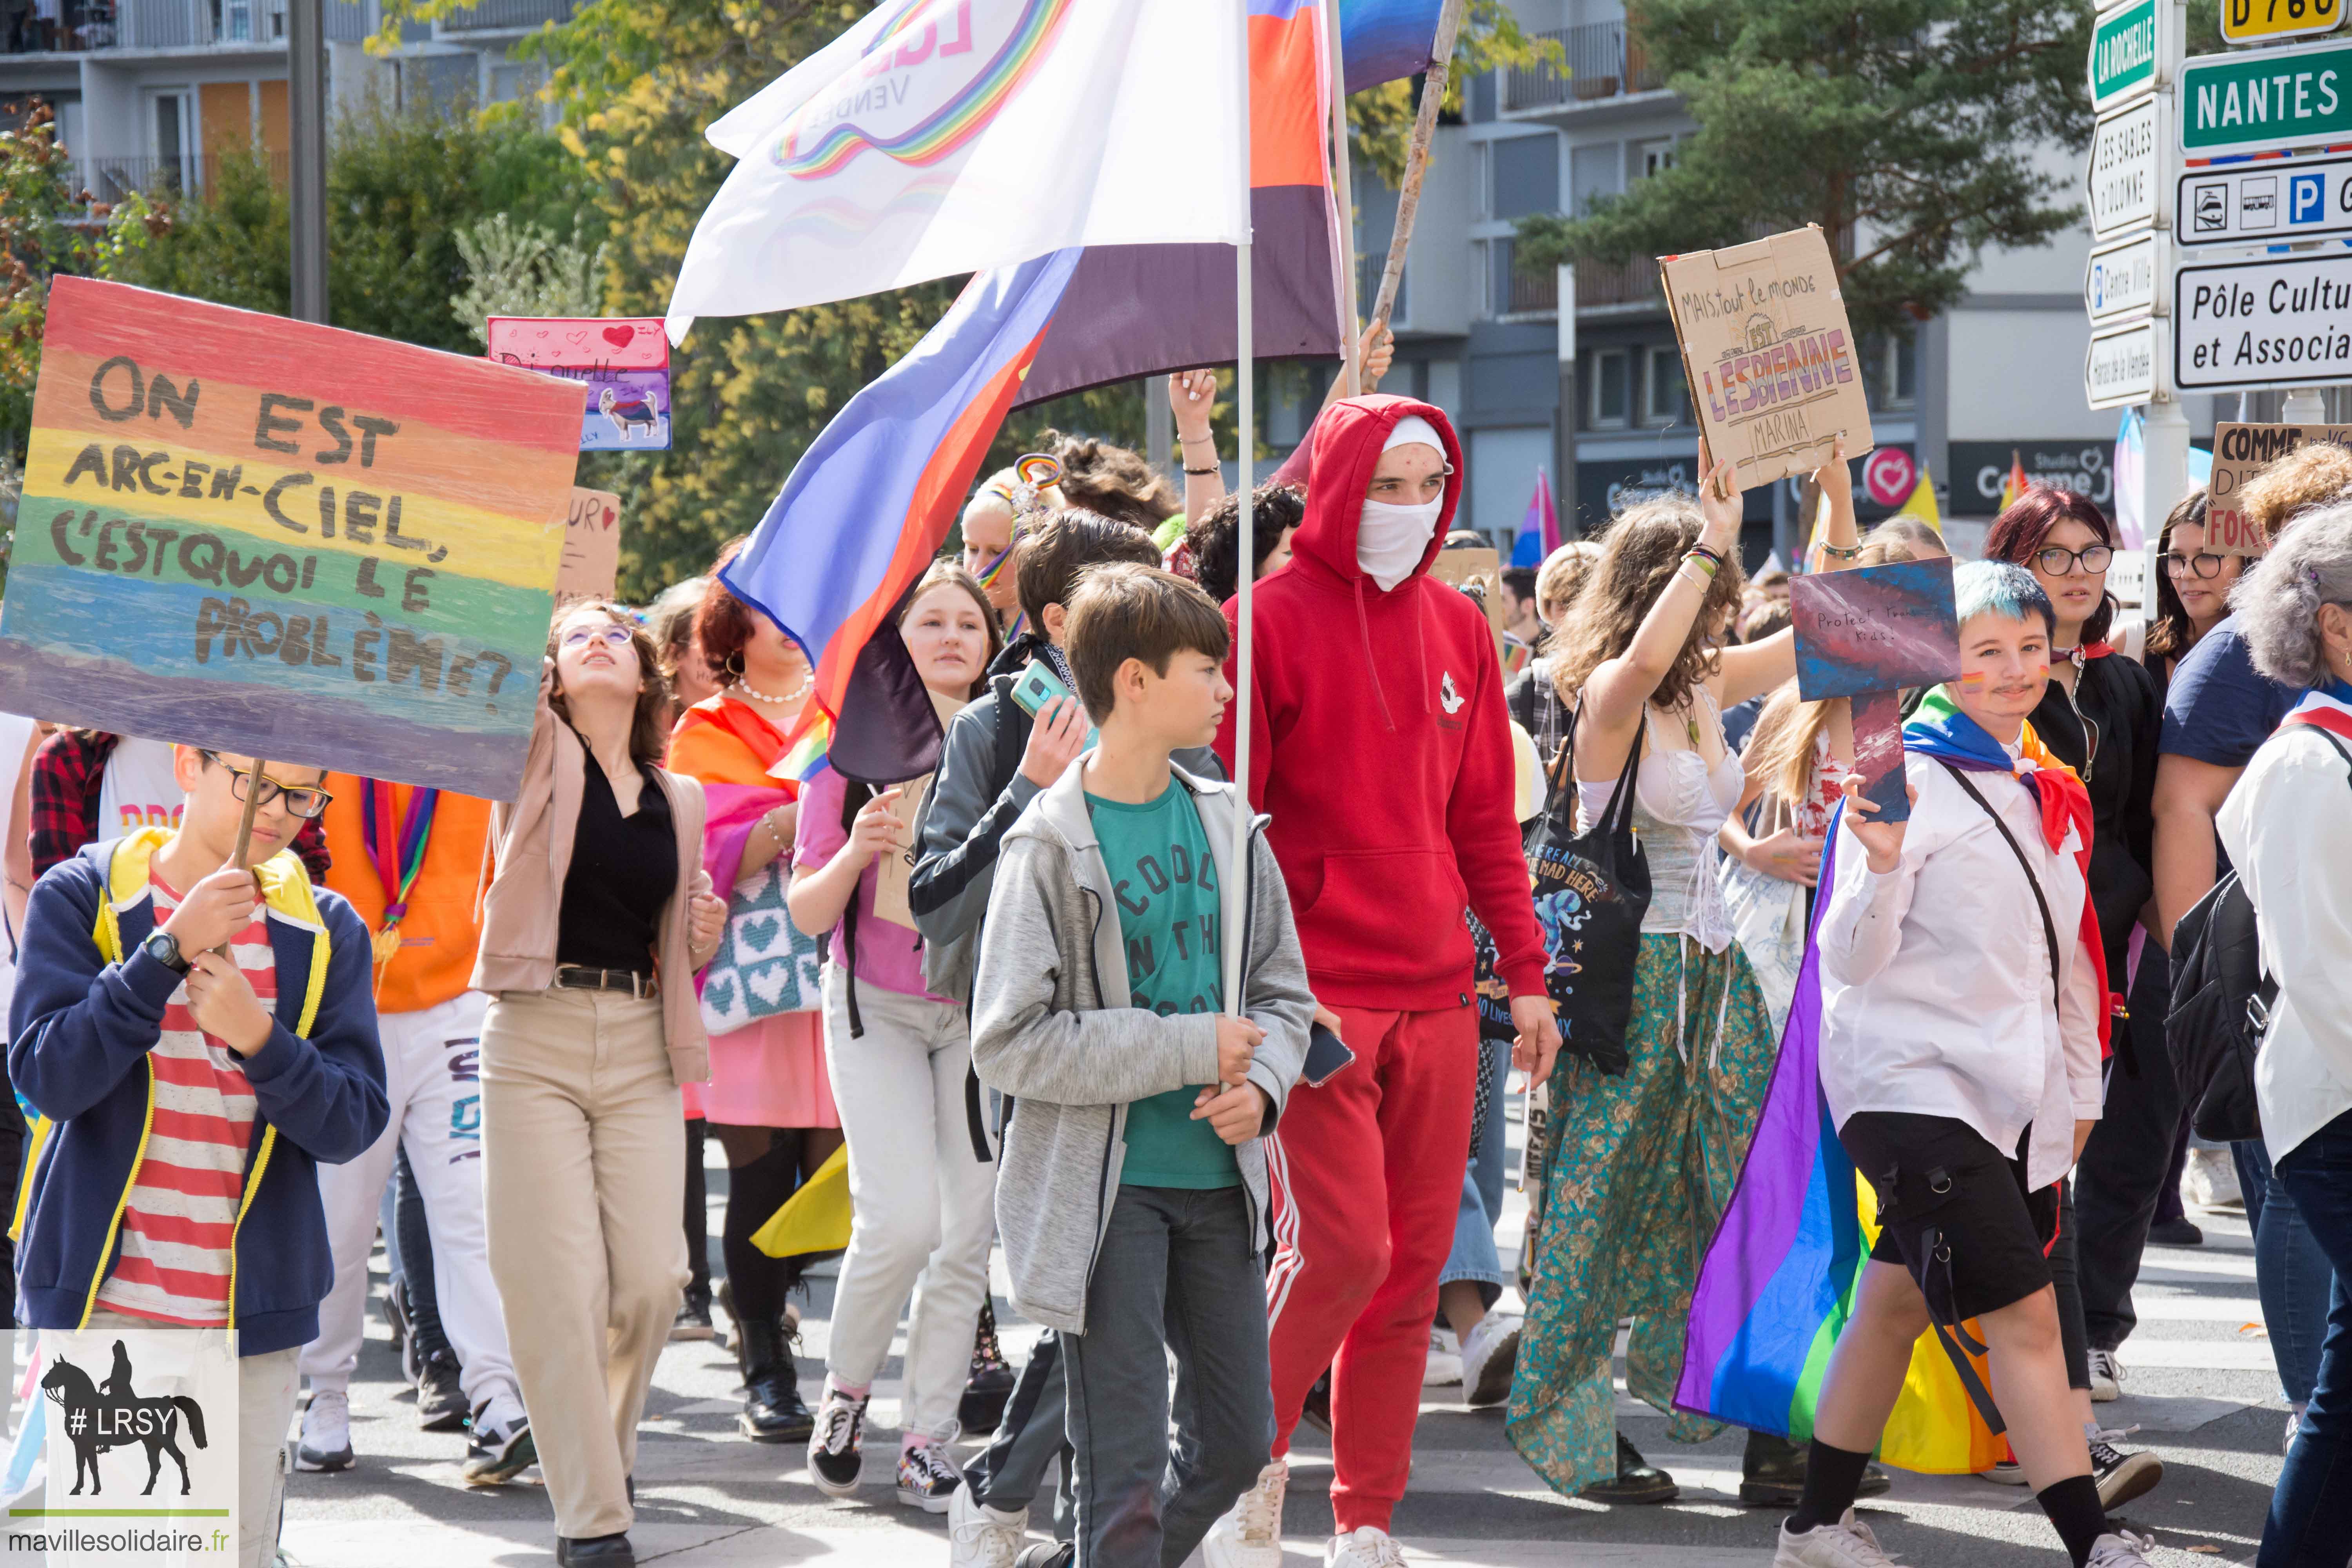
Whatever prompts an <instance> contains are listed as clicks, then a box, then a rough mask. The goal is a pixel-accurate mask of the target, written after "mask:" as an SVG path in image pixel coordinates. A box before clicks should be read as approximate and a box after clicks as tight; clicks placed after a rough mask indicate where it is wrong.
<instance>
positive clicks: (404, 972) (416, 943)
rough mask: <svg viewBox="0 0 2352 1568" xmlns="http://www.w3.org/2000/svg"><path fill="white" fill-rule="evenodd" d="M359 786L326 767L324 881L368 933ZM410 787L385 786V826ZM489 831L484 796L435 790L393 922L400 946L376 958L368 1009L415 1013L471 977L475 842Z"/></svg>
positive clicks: (477, 874) (378, 887)
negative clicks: (428, 823)
mask: <svg viewBox="0 0 2352 1568" xmlns="http://www.w3.org/2000/svg"><path fill="white" fill-rule="evenodd" d="M364 787H365V785H364V784H362V781H361V780H359V779H358V778H355V777H353V776H352V774H350V773H329V774H328V775H327V788H328V789H329V790H331V791H332V792H333V794H334V797H335V798H334V801H333V803H332V804H331V805H329V806H328V807H327V815H326V816H325V817H324V818H323V819H322V826H324V827H325V828H326V830H327V847H328V849H329V850H330V851H331V853H332V854H333V856H334V858H335V862H334V866H333V868H331V869H330V870H329V871H328V873H327V886H328V887H330V888H331V889H334V890H335V891H336V892H338V893H341V894H342V896H343V897H345V898H346V899H349V900H351V901H352V908H353V909H355V910H358V911H359V915H360V919H362V920H363V921H366V922H367V928H368V931H369V932H370V933H371V934H373V933H374V932H376V931H381V930H383V908H384V894H383V881H382V879H380V878H379V877H378V876H377V875H376V868H375V861H374V860H373V858H371V857H370V856H369V854H368V843H367V833H366V828H365V822H366V818H365V817H363V816H362V815H361V813H360V792H361V790H362V788H364ZM415 793H416V792H415V790H413V789H411V788H410V787H409V786H408V785H406V784H394V786H393V790H392V810H393V829H394V834H395V835H396V834H397V833H398V830H399V824H400V822H401V820H402V818H403V816H404V814H405V813H406V812H407V810H408V802H409V798H410V797H411V796H412V795H415ZM489 835H490V803H489V802H488V801H487V800H478V799H476V798H475V797H473V796H472V795H452V794H450V793H449V792H448V791H447V790H443V791H442V792H441V800H440V804H439V805H436V807H435V808H434V812H433V831H432V833H431V834H430V835H429V836H428V837H426V838H425V866H424V868H423V869H422V870H420V871H418V872H417V873H416V883H415V886H414V887H412V888H410V889H409V890H408V912H407V914H405V915H404V916H403V917H402V918H401V921H400V937H401V942H400V951H399V952H397V953H395V954H394V955H393V959H392V962H391V963H379V964H377V965H376V981H377V985H376V997H375V1005H376V1010H377V1011H378V1012H383V1013H415V1012H419V1011H422V1010H423V1009H425V1008H426V1007H433V1006H438V1005H440V1004H442V1003H444V1002H446V1001H448V1000H449V999H450V998H452V997H454V996H458V995H462V994H464V993H465V991H466V988H467V981H468V980H470V979H471V978H472V977H473V973H474V950H475V949H476V948H477V947H478V946H479V945H480V943H481V936H482V932H481V927H480V926H479V925H478V924H477V923H476V922H475V919H474V904H475V897H476V894H477V892H478V889H479V885H480V883H481V880H482V877H483V873H484V869H485V868H484V863H483V859H482V847H483V845H484V844H485V843H487V842H488V838H489Z"/></svg>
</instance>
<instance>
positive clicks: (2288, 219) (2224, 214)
mask: <svg viewBox="0 0 2352 1568" xmlns="http://www.w3.org/2000/svg"><path fill="white" fill-rule="evenodd" d="M2175 186H2176V189H2175V194H2174V197H2173V203H2172V235H2173V237H2174V238H2175V239H2177V240H2179V242H2180V243H2181V244H2183V245H2235V246H2245V245H2265V244H2277V243H2279V242H2280V241H2283V240H2294V239H2318V238H2320V237H2323V236H2326V235H2331V234H2352V158H2266V159H2263V161H2261V162H2260V163H2236V164H2228V165H2224V166H2222V167H2221V168H2214V169H2190V170H2188V171H2186V172H2185V173H2183V174H2181V175H2180V177H2179V180H2177V181H2176V182H2175Z"/></svg>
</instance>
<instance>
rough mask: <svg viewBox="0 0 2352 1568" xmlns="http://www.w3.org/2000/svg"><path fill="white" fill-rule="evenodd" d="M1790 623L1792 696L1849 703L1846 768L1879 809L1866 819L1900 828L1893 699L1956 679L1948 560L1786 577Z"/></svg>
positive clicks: (1955, 621) (1898, 729)
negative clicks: (1793, 649) (1857, 777)
mask: <svg viewBox="0 0 2352 1568" xmlns="http://www.w3.org/2000/svg"><path fill="white" fill-rule="evenodd" d="M1789 616H1790V620H1791V621H1792V622H1794V624H1795V626H1796V633H1797V695H1798V696H1800V697H1802V698H1803V699H1804V700H1806V701H1808V702H1818V701H1820V700H1822V699H1824V698H1831V697H1850V698H1852V699H1853V749H1854V758H1853V765H1854V771H1855V772H1857V773H1861V774H1862V777H1863V785H1864V789H1865V791H1866V792H1867V793H1868V794H1869V795H1870V798H1871V799H1872V800H1873V801H1874V802H1876V803H1877V805H1878V814H1877V816H1875V817H1874V820H1875V821H1879V822H1902V821H1905V820H1907V819H1908V818H1909V816H1910V815H1911V802H1910V798H1909V796H1908V795H1906V793H1905V790H1904V787H1903V734H1902V716H1901V714H1900V713H1899V711H1898V710H1897V694H1898V693H1899V692H1901V691H1902V690H1903V689H1905V688H1906V687H1915V686H1933V685H1935V684H1936V683H1937V681H1941V680H1949V679H1952V678H1953V677H1954V676H1956V675H1958V674H1959V672H1960V625H1959V618H1958V615H1957V614H1956V612H1955V608H1954V603H1953V597H1952V563H1951V560H1950V558H1949V557H1948V556H1938V557H1937V558H1936V559H1935V560H1932V561H1900V562H1896V563H1893V564H1891V565H1886V566H1865V567H1862V568H1859V569H1857V570H1855V571H1852V572H1809V573H1806V574H1803V575H1801V576H1798V577H1792V578H1790V580H1789Z"/></svg>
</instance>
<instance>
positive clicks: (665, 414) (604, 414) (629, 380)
mask: <svg viewBox="0 0 2352 1568" xmlns="http://www.w3.org/2000/svg"><path fill="white" fill-rule="evenodd" d="M488 327H489V334H488V335H489V344H490V358H492V359H494V360H497V361H498V362H499V363H501V364H513V365H520V366H522V367H523V368H524V369H525V370H535V371H538V372H540V373H541V374H545V375H553V376H561V377H562V379H564V380H566V381H574V382H578V383H579V384H580V385H581V388H582V392H583V409H582V412H581V418H580V449H581V450H582V451H583V452H661V451H667V450H668V448H669V339H668V338H667V337H665V336H664V335H663V333H662V323H661V318H660V317H658V316H614V317H603V316H492V317H490V318H489V322H488Z"/></svg>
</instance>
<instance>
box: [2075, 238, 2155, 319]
mask: <svg viewBox="0 0 2352 1568" xmlns="http://www.w3.org/2000/svg"><path fill="white" fill-rule="evenodd" d="M2163 277H2164V237H2163V236H2162V235H2160V234H2142V235H2135V236H2134V237H2131V238H2129V239H2119V240H2116V242H2115V243H2114V244H2112V245H2103V246H2101V247H2098V248H2097V249H2096V250H2094V251H2093V252H2091V260H2090V265H2089V266H2087V267H2085V268H2084V269H2083V308H2084V310H2088V311H2089V312H2090V314H2091V320H2092V321H2098V322H2106V321H2122V320H2123V319H2124V318H2126V317H2127V316H2145V315H2148V314H2151V313H2152V312H2156V311H2159V310H2163V309H2165V308H2166V306H2167V305H2168V303H2169V301H2168V300H2166V299H2165V298H2164V293H2163V289H2162V286H2161V279H2163Z"/></svg>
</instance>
